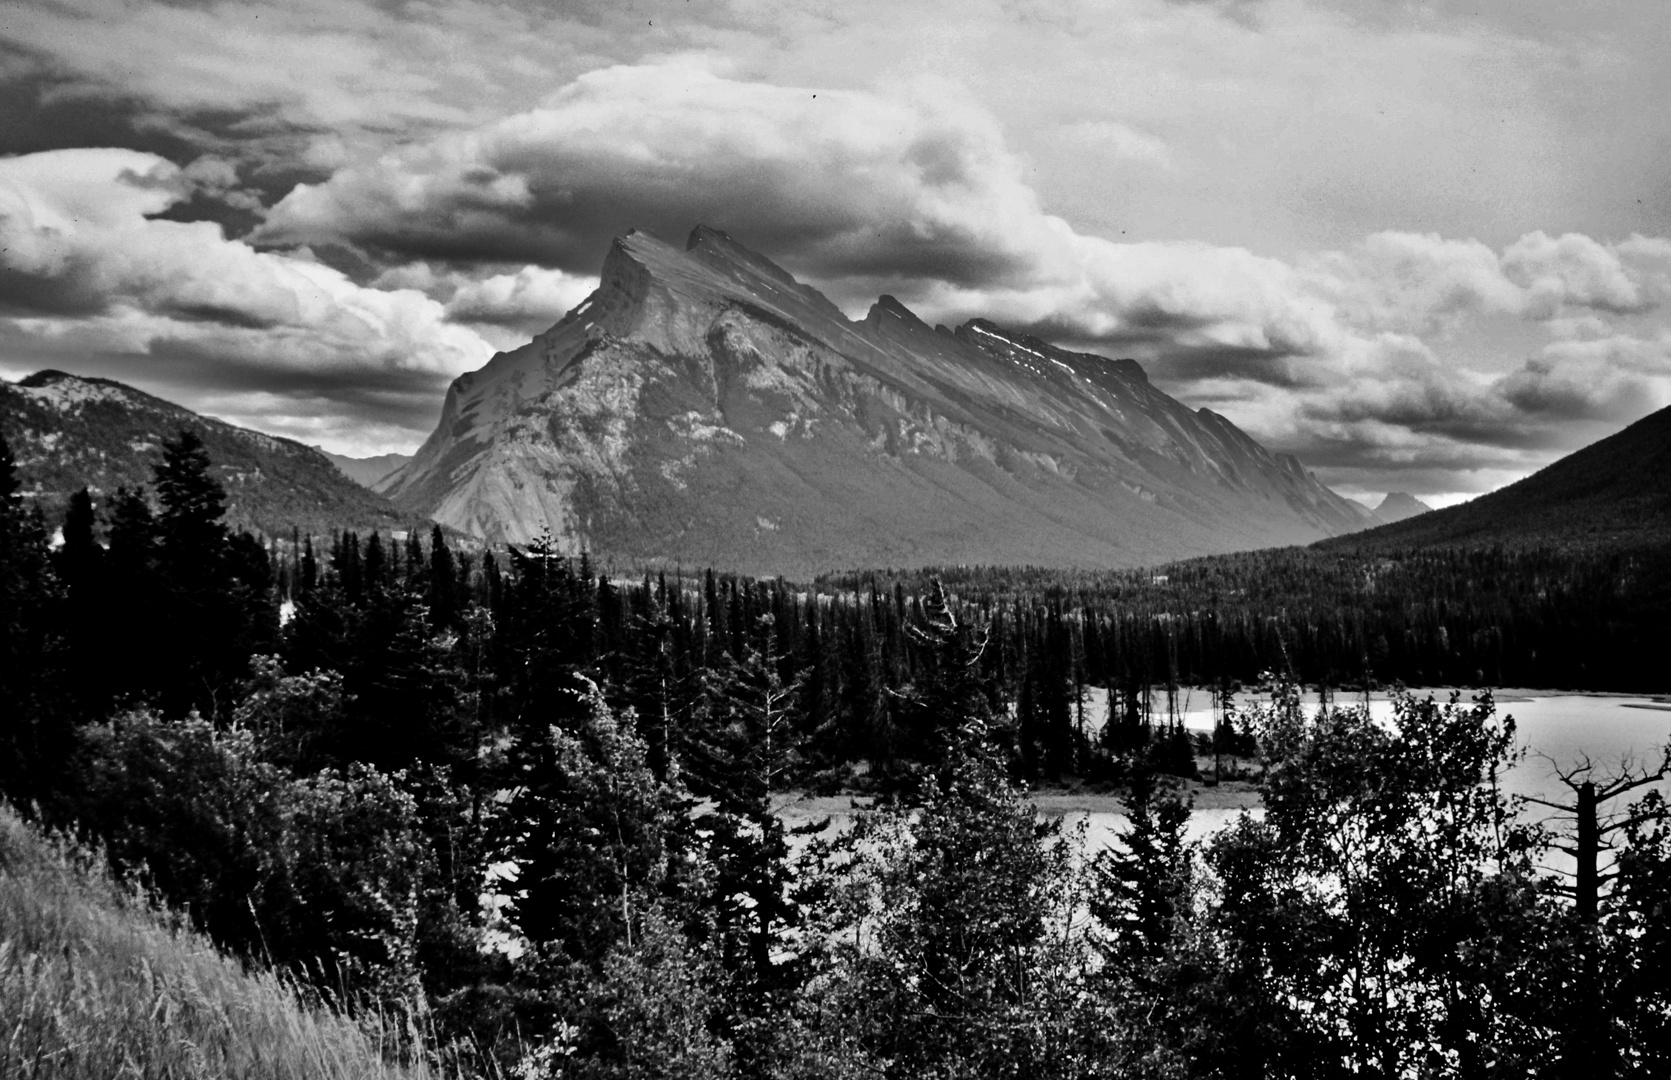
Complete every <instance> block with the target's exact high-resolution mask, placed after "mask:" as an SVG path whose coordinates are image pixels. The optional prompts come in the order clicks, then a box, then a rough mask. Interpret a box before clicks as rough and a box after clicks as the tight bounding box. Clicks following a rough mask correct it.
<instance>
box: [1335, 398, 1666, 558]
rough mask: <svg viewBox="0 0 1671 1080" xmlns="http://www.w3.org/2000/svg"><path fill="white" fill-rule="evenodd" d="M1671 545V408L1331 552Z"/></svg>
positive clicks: (1344, 540)
mask: <svg viewBox="0 0 1671 1080" xmlns="http://www.w3.org/2000/svg"><path fill="white" fill-rule="evenodd" d="M1667 542H1671V408H1668V409H1661V410H1660V411H1659V412H1656V413H1653V414H1652V415H1650V416H1647V417H1645V418H1643V419H1641V420H1638V421H1637V422H1636V423H1634V424H1632V425H1630V426H1629V427H1627V428H1625V429H1624V430H1623V431H1620V432H1618V433H1617V434H1614V435H1610V436H1608V437H1607V438H1605V439H1602V440H1601V441H1600V442H1595V443H1591V444H1590V445H1589V446H1586V447H1585V448H1584V449H1582V450H1578V451H1576V452H1574V453H1572V454H1568V455H1567V456H1566V457H1564V458H1562V459H1561V460H1559V461H1557V462H1555V463H1554V464H1553V465H1550V466H1548V467H1547V468H1544V469H1540V470H1538V471H1537V472H1535V473H1533V474H1532V475H1531V476H1528V477H1526V478H1525V479H1524V480H1520V481H1518V482H1516V483H1513V484H1510V485H1508V486H1507V487H1504V488H1499V489H1498V490H1496V491H1493V492H1491V493H1490V494H1489V495H1481V496H1479V497H1478V498H1476V499H1473V500H1471V501H1469V502H1465V503H1462V504H1460V505H1458V506H1449V507H1446V508H1444V509H1442V510H1433V511H1430V512H1429V513H1426V514H1422V515H1421V516H1419V517H1413V518H1409V519H1407V520H1405V521H1400V522H1397V523H1396V524H1392V525H1383V526H1381V527H1380V528H1377V529H1372V530H1370V531H1368V532H1364V533H1359V534H1357V535H1355V536H1351V537H1344V538H1340V539H1336V540H1330V541H1326V542H1324V543H1322V544H1319V545H1318V546H1319V547H1325V548H1360V549H1365V550H1391V549H1397V548H1411V547H1429V546H1478V545H1483V544H1501V545H1504V546H1509V547H1526V546H1533V545H1539V546H1542V545H1563V546H1580V547H1596V546H1606V547H1647V546H1663V545H1665V544H1666V543H1667Z"/></svg>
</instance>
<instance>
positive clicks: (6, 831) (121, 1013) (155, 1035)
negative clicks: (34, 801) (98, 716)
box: [0, 808, 433, 1080]
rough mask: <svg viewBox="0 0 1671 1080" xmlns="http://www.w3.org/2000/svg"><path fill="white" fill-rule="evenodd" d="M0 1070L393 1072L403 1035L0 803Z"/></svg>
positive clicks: (273, 1077) (285, 1078) (259, 1079)
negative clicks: (318, 1001)
mask: <svg viewBox="0 0 1671 1080" xmlns="http://www.w3.org/2000/svg"><path fill="white" fill-rule="evenodd" d="M0 1018H3V1020H0V1024H3V1027H0V1076H5V1077H11V1078H14V1080H36V1078H44V1077H61V1078H65V1080H79V1078H82V1077H85V1078H87V1080H109V1078H111V1077H118V1076H120V1077H169V1078H179V1080H185V1078H190V1077H216V1078H223V1077H225V1078H238V1080H303V1078H307V1080H349V1078H353V1080H381V1078H387V1080H397V1078H406V1077H428V1076H431V1075H433V1074H432V1073H431V1072H430V1071H429V1070H428V1069H425V1068H422V1067H417V1068H412V1069H406V1068H401V1067H397V1066H394V1065H390V1064H386V1063H385V1060H384V1055H385V1051H388V1050H392V1049H393V1048H395V1047H397V1046H399V1045H401V1044H402V1043H403V1042H405V1041H406V1039H405V1038H404V1037H403V1036H402V1034H401V1033H400V1032H396V1031H379V1030H378V1023H377V1020H376V1017H375V1016H372V1017H366V1018H362V1019H360V1020H359V1021H358V1022H356V1021H354V1020H349V1019H347V1018H345V1017H344V1016H342V1015H340V1014H339V1013H337V1012H335V1011H333V1010H331V1009H329V1008H325V1007H321V1006H313V1007H310V1006H308V1005H306V1004H304V1003H303V1001H302V999H301V998H300V997H299V996H298V994H297V991H296V988H295V987H293V986H292V985H291V984H290V983H289V982H288V981H287V980H285V979H283V978H281V977H280V976H278V975H275V974H272V973H271V972H265V971H254V970H246V968H245V967H244V966H243V965H242V964H240V963H239V962H237V961H235V960H232V959H230V958H228V957H227V956H225V955H224V954H222V953H221V952H220V951H219V950H217V949H216V948H215V947H214V946H213V945H212V944H211V943H210V942H209V941H208V940H207V939H206V938H204V937H203V936H201V935H200V934H197V933H195V932H192V931H190V930H188V929H183V928H181V927H180V926H178V925H176V924H175V923H174V921H173V920H171V919H169V918H168V917H167V916H166V915H164V914H163V913H161V912H159V911H157V910H155V909H153V908H152V907H151V906H150V905H148V904H147V903H145V902H144V901H143V900H141V899H139V898H137V897H136V896H135V895H134V894H132V893H131V892H129V891H126V890H124V889H123V888H121V887H120V886H118V885H117V884H115V883H114V882H112V881H111V880H110V878H109V877H108V875H107V874H106V873H105V872H104V870H103V867H102V865H101V862H100V861H94V860H91V859H89V858H87V857H85V856H81V855H78V854H76V853H75V852H73V851H72V850H71V849H69V848H67V847H65V846H63V845H59V844H54V843H51V842H49V841H46V840H43V839H42V838H41V836H40V835H39V834H38V833H36V832H35V831H34V830H33V829H32V828H31V827H29V826H28V825H25V824H24V823H23V822H22V821H20V820H19V819H18V817H17V815H16V814H14V813H13V812H12V811H11V810H10V809H9V808H0Z"/></svg>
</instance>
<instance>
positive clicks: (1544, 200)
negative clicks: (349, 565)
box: [0, 0, 1671, 505]
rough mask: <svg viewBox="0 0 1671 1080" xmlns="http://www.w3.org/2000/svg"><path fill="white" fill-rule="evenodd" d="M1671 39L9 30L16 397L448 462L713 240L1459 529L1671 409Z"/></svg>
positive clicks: (145, 7) (995, 27) (5, 158)
mask: <svg viewBox="0 0 1671 1080" xmlns="http://www.w3.org/2000/svg"><path fill="white" fill-rule="evenodd" d="M1668 50H1671V5H1668V4H1665V3H1664V2H1663V0H1590V2H1587V3H1584V4H1577V5H1575V4H1571V3H1565V2H1553V0H1472V2H1466V3H1464V2H1462V0H1440V2H1435V3H1427V4H1422V3H1399V2H1395V0H1356V2H1352V0H1098V2H1094V3H1093V2H1089V0H1087V2H1080V0H1039V2H1024V0H1013V2H1005V0H926V2H916V3H911V4H901V3H898V2H897V0H874V2H871V0H851V2H848V0H819V2H818V3H807V2H801V0H789V2H781V0H773V2H766V0H734V2H729V3H698V2H690V0H682V2H661V3H639V2H635V0H607V2H590V0H587V2H571V3H564V2H555V3H554V2H550V0H460V2H441V0H432V2H393V0H381V2H367V0H285V2H282V3H264V2H242V0H239V2H195V0H173V2H167V3H163V2H157V0H126V2H120V0H8V2H7V4H6V5H5V6H4V9H3V10H0V375H4V376H5V377H8V378H14V379H15V378H17V377H20V376H22V375H24V374H27V373H29V372H31V371H35V370H39V369H41V368H47V367H53V368H59V369H62V370H67V371H72V372H76V373H79V374H86V375H100V376H105V377H109V378H115V379H119V380H121V381H123V382H127V383H130V384H132V385H135V386H138V387H140V388H142V389H146V390H149V391H151V392H153V393H156V394H159V395H160V396H163V397H167V398H169V399H171V400H174V401H178V402H180V403H181V404H184V405H186V406H188V407H190V408H193V409H196V410H198V411H202V412H206V413H209V414H212V415H216V416H219V417H222V418H224V419H227V420H230V421H232V422H234V423H239V424H244V425H247V426H250V427H254V428H258V429H260V430H264V431H268V432H271V433H274V434H279V435H286V436H290V437H292V438H296V439H300V440H302V441H304V442H308V443H315V444H319V445H322V446H324V447H325V448H327V449H330V450H333V451H337V452H343V453H350V454H356V455H369V454H375V453H381V452H385V451H410V450H412V449H414V448H415V447H416V446H417V445H418V443H420V442H421V441H422V440H423V439H424V437H425V436H427V435H428V434H429V432H430V430H431V429H432V428H433V425H434V423H435V421H436V418H437V417H438V415H439V412H440V405H441V399H442V395H443V393H444V392H445V389H446V386H447V385H448V383H449V382H450V381H451V380H452V379H453V378H455V377H457V376H458V375H460V374H462V373H464V372H466V371H470V370H474V369H475V368H477V367H479V366H481V365H482V364H483V363H485V362H486V360H487V359H488V358H489V357H490V356H491V355H492V354H493V353H494V352H495V351H498V350H501V349H507V348H512V347H515V346H516V345H519V344H521V343H522V342H524V341H526V340H528V338H529V337H530V336H532V335H533V334H534V333H537V332H539V331H540V330H543V329H544V328H546V327H547V326H549V325H550V324H551V323H553V322H555V321H556V320H557V319H558V318H559V317H561V315H562V314H563V313H564V312H565V311H566V310H567V309H568V308H570V307H572V306H573V305H574V304H576V303H578V302H579V301H580V300H581V299H582V298H584V296H585V295H586V294H587V292H588V291H589V290H590V289H591V288H592V287H593V286H594V285H595V283H596V274H597V271H598V268H599V266H600V264H601V262H602V260H603V257H604V254H605V252H606V251H607V249H608V245H609V242H610V240H611V239H612V238H613V237H614V236H617V235H620V234H621V233H624V232H626V231H627V230H629V229H632V228H643V229H648V230H649V231H651V232H653V233H655V234H657V235H659V236H662V237H664V238H665V239H669V240H672V241H675V242H677V241H679V240H680V239H681V238H682V237H683V236H684V235H685V234H686V233H687V232H688V231H689V230H690V229H691V227H692V226H694V225H695V224H697V223H699V222H700V223H703V224H707V225H709V226H712V227H715V228H720V229H724V230H725V231H727V232H729V233H730V234H731V235H732V236H733V237H734V238H736V239H737V240H739V241H741V242H743V243H744V244H746V245H748V246H750V247H752V248H755V249H756V250H759V251H761V252H763V253H765V254H767V255H769V256H770V257H772V258H773V259H775V260H776V261H778V262H779V263H781V264H782V265H784V266H785V267H786V268H788V269H789V270H791V271H792V272H794V273H795V274H796V275H797V276H799V277H801V278H802V279H803V280H807V281H810V282H812V283H813V284H815V285H816V286H818V287H819V288H820V289H822V290H824V291H825V292H826V293H827V294H829V295H830V296H831V297H832V298H833V299H835V300H836V302H837V303H839V304H840V305H841V306H842V307H843V308H844V309H845V310H847V311H848V312H849V313H850V314H852V315H854V316H858V315H860V314H862V313H863V312H864V311H865V309H866V308H868V306H869V304H870V303H871V301H872V300H874V298H875V297H876V296H877V295H878V294H879V293H883V292H887V293H892V294H894V295H895V296H897V297H899V298H900V299H901V300H903V301H904V302H905V303H906V304H908V305H909V306H911V307H912V308H913V309H914V310H916V311H917V312H918V313H919V314H920V315H922V316H923V317H924V318H926V319H927V320H928V321H930V322H945V323H948V324H955V323H957V322H961V321H963V320H965V319H968V318H972V317H976V316H980V317H986V318H991V319H993V320H995V321H998V322H1001V323H1004V324H1006V325H1008V326H1011V327H1015V328H1018V329H1025V330H1030V331H1032V332H1034V333H1037V334H1040V335H1041V336H1043V337H1046V338H1048V339H1050V340H1052V341H1054V342H1056V343H1058V344H1060V345H1064V346H1067V347H1072V348H1077V349H1083V350H1085V351H1090V352H1097V353H1102V354H1104V355H1107V356H1117V357H1124V356H1129V357H1134V358H1136V359H1138V360H1140V361H1141V362H1142V363H1143V364H1144V366H1145V367H1146V369H1147V370H1148V371H1149V373H1150V377H1151V379H1152V380H1153V381H1154V382H1155V383H1156V384H1157V385H1159V386H1160V387H1162V388H1163V389H1165V390H1166V391H1167V392H1168V393H1171V394H1173V395H1174V396H1176V397H1178V398H1180V399H1181V400H1183V401H1184V402H1186V403H1188V404H1190V405H1192V406H1196V407H1208V408H1211V409H1213V410H1215V411H1217V412H1221V413H1223V414H1225V415H1226V416H1228V417H1230V418H1231V419H1232V420H1233V421H1234V422H1236V423H1237V424H1238V425H1240V426H1241V427H1243V428H1244V429H1246V430H1247V431H1248V432H1249V433H1251V434H1252V435H1254V437H1256V438H1258V439H1259V440H1261V441H1262V442H1264V443H1265V444H1266V445H1268V446H1271V447H1272V448H1274V449H1277V450H1281V451H1285V452H1291V453H1293V454H1295V455H1297V456H1298V457H1299V458H1300V460H1301V461H1302V462H1304V463H1305V464H1306V465H1307V466H1308V467H1310V468H1312V469H1313V470H1315V471H1316V472H1317V474H1318V475H1319V477H1320V478H1321V479H1323V480H1324V482H1326V483H1328V484H1330V485H1331V486H1333V487H1335V489H1336V490H1338V491H1340V492H1342V493H1343V494H1346V495H1350V496H1354V497H1359V498H1364V499H1367V500H1369V501H1374V500H1375V499H1377V498H1378V497H1379V496H1380V495H1381V494H1382V493H1384V492H1388V491H1406V492H1410V493H1413V494H1415V495H1417V496H1418V497H1421V498H1423V499H1425V500H1427V501H1429V502H1430V503H1433V504H1435V505H1443V504H1449V503H1454V502H1457V501H1460V500H1462V499H1466V498H1468V497H1470V496H1472V495H1474V494H1477V493H1480V492H1483V491H1489V490H1492V489H1494V488H1496V487H1499V486H1501V485H1503V484H1505V483H1508V482H1511V481H1513V480H1515V479H1518V478H1519V477H1521V476H1524V475H1526V474H1528V473H1530V472H1532V471H1534V470H1536V469H1538V468H1540V467H1542V466H1543V465H1546V464H1548V463H1549V462H1551V461H1553V460H1555V459H1556V458H1558V457H1560V456H1562V455H1563V454H1566V453H1569V452H1571V451H1572V450H1574V449H1577V448H1578V447H1580V446H1583V445H1586V444H1588V443H1590V442H1593V441H1594V440H1596V439H1598V438H1601V437H1603V436H1605V435H1607V434H1610V433H1612V432H1614V431H1617V430H1619V429H1620V428H1621V427H1623V426H1624V425H1626V424H1628V423H1630V422H1632V421H1635V420H1637V419H1640V418H1641V417H1643V416H1645V415H1647V414H1648V413H1650V412H1653V411H1655V410H1657V409H1660V408H1663V407H1666V406H1667V405H1671V309H1668V305H1671V109H1668V108H1667V107H1666V105H1665V103H1666V102H1667V101H1671V64H1667V63H1666V62H1665V59H1664V58H1665V56H1666V55H1668Z"/></svg>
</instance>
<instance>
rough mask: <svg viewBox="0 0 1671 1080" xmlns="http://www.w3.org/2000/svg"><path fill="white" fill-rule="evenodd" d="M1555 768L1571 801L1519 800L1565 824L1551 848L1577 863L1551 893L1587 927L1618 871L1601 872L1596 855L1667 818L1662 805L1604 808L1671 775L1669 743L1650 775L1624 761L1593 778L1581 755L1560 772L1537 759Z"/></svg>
mask: <svg viewBox="0 0 1671 1080" xmlns="http://www.w3.org/2000/svg"><path fill="white" fill-rule="evenodd" d="M1539 756H1541V757H1543V758H1544V760H1546V761H1548V762H1549V763H1550V765H1551V766H1554V770H1555V777H1556V779H1558V780H1559V781H1560V782H1561V783H1562V784H1563V785H1564V786H1565V787H1566V788H1567V789H1568V790H1569V791H1571V792H1572V794H1573V800H1572V801H1571V802H1555V801H1553V800H1550V799H1539V798H1535V797H1533V796H1530V795H1527V796H1522V798H1523V799H1524V801H1526V802H1528V803H1533V804H1535V805H1537V806H1543V807H1547V808H1549V809H1551V810H1554V811H1556V815H1555V818H1554V819H1553V820H1560V821H1563V822H1565V823H1566V824H1564V825H1562V826H1561V827H1559V828H1557V829H1555V830H1554V831H1555V833H1556V835H1557V837H1558V839H1559V840H1561V841H1564V842H1561V843H1557V844H1556V845H1555V849H1556V850H1557V851H1563V852H1565V853H1566V854H1568V855H1571V856H1572V858H1573V862H1574V863H1575V864H1576V866H1575V868H1574V869H1573V870H1572V871H1570V872H1569V871H1557V872H1558V873H1561V874H1562V875H1563V876H1567V877H1570V878H1571V879H1572V880H1571V881H1564V882H1561V883H1559V884H1557V885H1556V889H1557V890H1558V891H1560V892H1562V893H1564V894H1565V895H1567V896H1570V897H1572V899H1573V909H1574V912H1575V913H1576V914H1577V915H1578V918H1579V919H1580V920H1581V921H1582V922H1584V923H1587V924H1593V923H1595V921H1596V919H1597V918H1598V917H1599V915H1600V912H1601V901H1602V894H1603V891H1604V890H1605V889H1606V888H1607V887H1608V886H1609V885H1611V884H1612V881H1613V879H1614V878H1615V877H1616V876H1617V871H1616V870H1615V869H1613V868H1611V867H1609V868H1608V869H1606V870H1603V869H1602V867H1601V855H1602V852H1604V851H1606V852H1609V853H1612V852H1614V851H1616V850H1617V849H1616V848H1615V847H1614V844H1613V837H1615V836H1616V835H1618V834H1619V833H1620V832H1622V831H1624V830H1626V829H1629V828H1631V827H1632V826H1634V825H1640V824H1642V823H1644V822H1646V821H1650V820H1653V819H1655V818H1662V817H1664V816H1665V815H1666V813H1667V812H1668V811H1667V808H1666V807H1664V806H1658V807H1650V808H1648V809H1643V810H1638V809H1636V808H1634V807H1626V808H1625V809H1623V810H1618V811H1613V810H1604V809H1603V808H1604V807H1605V806H1606V805H1607V804H1608V803H1611V802H1613V801H1614V800H1616V799H1618V798H1619V797H1620V796H1622V795H1625V794H1627V793H1629V792H1631V791H1635V790H1637V789H1638V788H1643V787H1646V786H1648V785H1649V784H1654V783H1658V782H1659V781H1661V780H1663V779H1665V777H1666V775H1667V773H1671V744H1667V745H1666V746H1665V748H1664V749H1663V750H1662V751H1661V752H1660V759H1659V763H1658V766H1657V767H1655V768H1654V769H1653V770H1652V771H1649V769H1648V767H1647V766H1641V765H1637V764H1636V763H1635V762H1634V761H1632V760H1630V759H1629V758H1625V759H1622V760H1621V761H1620V762H1619V767H1618V769H1617V771H1614V772H1609V773H1607V774H1605V775H1602V776H1599V777H1598V776H1597V772H1596V769H1597V767H1596V765H1595V763H1594V762H1592V761H1591V760H1590V758H1589V755H1587V754H1586V755H1585V756H1584V757H1583V758H1582V759H1580V762H1579V763H1578V764H1577V765H1574V766H1572V767H1570V768H1567V769H1562V768H1560V767H1559V766H1558V765H1556V764H1555V761H1554V759H1552V758H1550V757H1548V755H1539Z"/></svg>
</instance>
